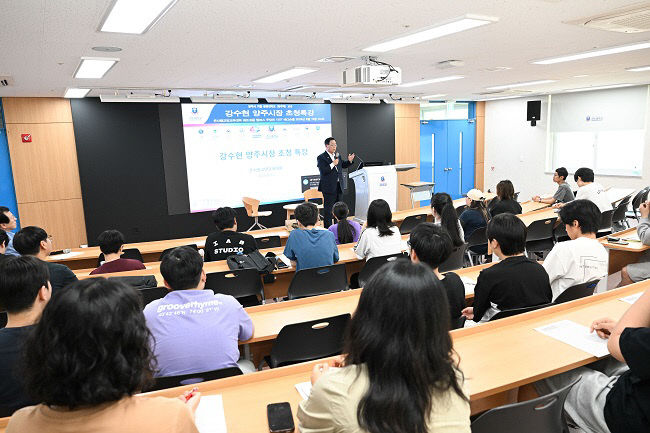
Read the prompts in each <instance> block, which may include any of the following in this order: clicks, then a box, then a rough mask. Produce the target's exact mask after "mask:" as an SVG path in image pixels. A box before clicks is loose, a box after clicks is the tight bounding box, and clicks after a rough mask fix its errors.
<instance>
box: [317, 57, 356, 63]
mask: <svg viewBox="0 0 650 433" xmlns="http://www.w3.org/2000/svg"><path fill="white" fill-rule="evenodd" d="M355 58H356V57H349V56H329V57H323V58H322V59H318V60H316V61H317V62H320V63H343V62H347V61H348V60H354V59H355Z"/></svg>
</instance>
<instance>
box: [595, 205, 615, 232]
mask: <svg viewBox="0 0 650 433" xmlns="http://www.w3.org/2000/svg"><path fill="white" fill-rule="evenodd" d="M613 216H614V209H610V210H606V211H605V212H602V213H601V214H600V224H599V225H598V231H600V230H611V229H612V219H613Z"/></svg>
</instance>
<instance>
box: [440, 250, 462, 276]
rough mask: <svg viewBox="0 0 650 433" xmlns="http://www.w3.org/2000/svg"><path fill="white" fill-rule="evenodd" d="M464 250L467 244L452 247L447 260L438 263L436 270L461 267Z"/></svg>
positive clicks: (447, 270) (443, 270) (452, 269)
mask: <svg viewBox="0 0 650 433" xmlns="http://www.w3.org/2000/svg"><path fill="white" fill-rule="evenodd" d="M466 250H467V244H463V245H460V246H458V247H456V248H454V249H453V250H452V251H451V255H450V256H449V257H447V260H445V261H444V262H442V263H441V264H440V266H439V267H438V272H449V271H455V270H456V269H460V268H462V267H463V259H464V257H465V251H466Z"/></svg>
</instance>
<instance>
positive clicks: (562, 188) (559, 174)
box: [533, 167, 575, 204]
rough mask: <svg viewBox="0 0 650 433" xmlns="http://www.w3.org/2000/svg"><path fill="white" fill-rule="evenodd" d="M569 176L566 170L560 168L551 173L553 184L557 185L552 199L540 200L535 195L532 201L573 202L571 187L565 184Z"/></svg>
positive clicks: (548, 202) (549, 202)
mask: <svg viewBox="0 0 650 433" xmlns="http://www.w3.org/2000/svg"><path fill="white" fill-rule="evenodd" d="M568 175H569V172H568V171H567V169H566V168H564V167H560V168H558V169H557V170H555V173H553V182H555V183H557V191H555V194H553V197H547V198H541V197H540V196H538V195H536V196H534V197H533V201H536V202H538V203H547V204H555V203H568V202H570V201H571V200H573V199H574V198H575V197H574V195H573V191H571V186H570V185H569V184H568V183H567V181H566V177H567V176H568Z"/></svg>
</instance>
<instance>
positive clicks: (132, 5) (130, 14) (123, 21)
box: [99, 0, 177, 35]
mask: <svg viewBox="0 0 650 433" xmlns="http://www.w3.org/2000/svg"><path fill="white" fill-rule="evenodd" d="M176 1H177V0H137V1H133V0H115V2H114V3H113V7H112V8H111V9H110V12H109V13H108V15H106V18H104V21H103V22H102V24H101V25H100V26H99V31H101V32H111V33H129V34H135V35H141V34H142V33H144V32H146V31H147V30H149V29H150V28H151V27H153V25H154V24H156V23H157V22H158V20H160V18H162V17H163V15H165V14H166V13H167V11H168V10H169V9H171V8H172V6H174V4H175V3H176Z"/></svg>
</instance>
